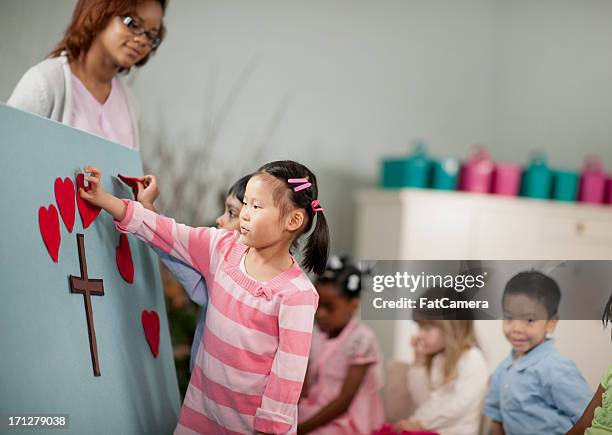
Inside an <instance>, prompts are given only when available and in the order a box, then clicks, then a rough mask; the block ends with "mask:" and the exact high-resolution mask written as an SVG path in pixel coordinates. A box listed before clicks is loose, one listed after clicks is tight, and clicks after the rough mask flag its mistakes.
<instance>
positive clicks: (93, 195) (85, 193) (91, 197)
mask: <svg viewBox="0 0 612 435" xmlns="http://www.w3.org/2000/svg"><path fill="white" fill-rule="evenodd" d="M85 172H86V173H89V174H91V175H89V176H88V177H85V181H87V183H88V184H89V186H88V187H87V190H85V189H83V188H82V187H79V196H80V197H81V198H83V199H84V200H86V201H87V202H89V203H90V204H91V205H95V206H96V207H100V208H104V200H105V194H106V192H104V188H103V187H102V183H100V178H102V171H100V169H98V168H96V167H95V166H86V167H85Z"/></svg>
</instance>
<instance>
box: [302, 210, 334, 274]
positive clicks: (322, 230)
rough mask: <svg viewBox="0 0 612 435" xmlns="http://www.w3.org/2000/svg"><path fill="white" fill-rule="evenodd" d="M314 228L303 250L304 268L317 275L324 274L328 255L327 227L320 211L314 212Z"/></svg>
mask: <svg viewBox="0 0 612 435" xmlns="http://www.w3.org/2000/svg"><path fill="white" fill-rule="evenodd" d="M315 219H316V223H315V228H314V230H313V231H312V233H311V234H310V236H309V237H308V242H307V243H306V247H305V248H304V262H303V263H304V268H306V269H307V270H310V271H313V272H314V273H315V274H317V275H321V274H322V273H323V272H325V266H326V265H327V257H328V255H329V227H328V226H327V220H326V219H325V215H324V214H323V212H322V211H319V212H316V217H315Z"/></svg>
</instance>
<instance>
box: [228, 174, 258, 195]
mask: <svg viewBox="0 0 612 435" xmlns="http://www.w3.org/2000/svg"><path fill="white" fill-rule="evenodd" d="M252 176H253V174H249V175H245V176H244V177H242V178H241V179H240V180H238V181H236V182H235V183H234V184H232V187H230V188H229V190H228V191H227V195H226V197H227V196H235V197H236V198H237V199H238V201H240V202H242V201H244V192H245V191H246V185H247V183H248V182H249V180H250V179H251V177H252Z"/></svg>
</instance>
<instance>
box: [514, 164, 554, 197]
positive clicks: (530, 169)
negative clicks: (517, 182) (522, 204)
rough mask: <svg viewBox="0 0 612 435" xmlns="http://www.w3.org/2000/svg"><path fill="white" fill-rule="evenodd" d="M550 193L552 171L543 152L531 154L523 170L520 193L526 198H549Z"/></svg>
mask: <svg viewBox="0 0 612 435" xmlns="http://www.w3.org/2000/svg"><path fill="white" fill-rule="evenodd" d="M551 193H552V171H551V170H550V168H549V167H548V163H547V161H546V156H545V155H544V154H540V153H536V154H533V156H532V158H531V161H530V163H529V165H527V167H526V168H525V170H524V171H523V179H522V183H521V195H522V196H526V197H528V198H537V199H549V198H550V197H551Z"/></svg>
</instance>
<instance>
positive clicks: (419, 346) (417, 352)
mask: <svg viewBox="0 0 612 435" xmlns="http://www.w3.org/2000/svg"><path fill="white" fill-rule="evenodd" d="M410 343H411V344H412V348H413V349H414V365H415V366H424V365H425V364H426V363H427V354H426V353H425V344H424V343H423V339H422V338H421V337H420V336H418V335H415V336H413V337H412V339H411V340H410Z"/></svg>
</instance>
